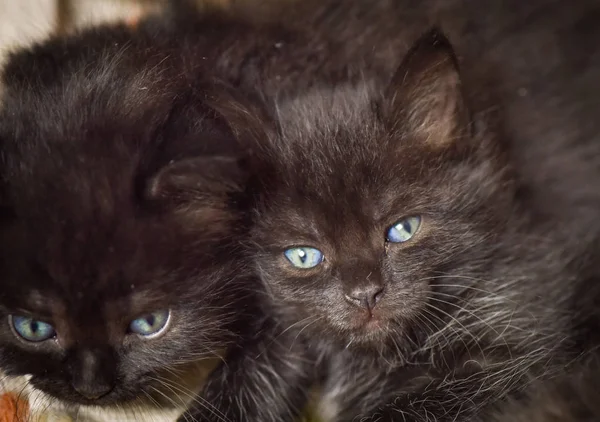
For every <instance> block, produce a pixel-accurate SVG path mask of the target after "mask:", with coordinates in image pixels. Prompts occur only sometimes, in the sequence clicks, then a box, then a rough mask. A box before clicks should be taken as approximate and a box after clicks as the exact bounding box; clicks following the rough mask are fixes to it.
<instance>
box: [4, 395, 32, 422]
mask: <svg viewBox="0 0 600 422" xmlns="http://www.w3.org/2000/svg"><path fill="white" fill-rule="evenodd" d="M27 420H29V404H28V402H27V400H24V399H21V398H19V396H17V395H16V394H15V393H5V394H2V395H0V422H25V421H27Z"/></svg>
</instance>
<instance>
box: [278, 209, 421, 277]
mask: <svg viewBox="0 0 600 422" xmlns="http://www.w3.org/2000/svg"><path fill="white" fill-rule="evenodd" d="M420 226H421V217H419V216H415V217H408V218H404V219H402V220H400V221H398V222H397V223H396V224H394V225H393V226H392V227H390V228H389V229H388V231H387V233H386V241H388V242H391V243H404V242H406V241H408V240H410V239H411V238H412V237H413V236H414V235H415V233H416V232H417V230H419V227H420ZM284 255H285V257H286V258H287V259H288V261H290V263H291V264H292V265H293V266H294V267H296V268H301V269H308V268H314V267H316V266H317V265H319V264H320V263H321V262H323V259H324V256H323V252H321V251H320V250H318V249H316V248H313V247H310V246H299V247H296V248H290V249H287V250H286V251H285V252H284Z"/></svg>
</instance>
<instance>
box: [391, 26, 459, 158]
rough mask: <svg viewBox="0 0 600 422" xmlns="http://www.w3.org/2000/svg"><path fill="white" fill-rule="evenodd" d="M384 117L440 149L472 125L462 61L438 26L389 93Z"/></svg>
mask: <svg viewBox="0 0 600 422" xmlns="http://www.w3.org/2000/svg"><path fill="white" fill-rule="evenodd" d="M384 98H385V100H384V105H383V118H384V120H385V122H386V123H387V124H388V125H389V126H390V129H392V130H396V131H402V132H403V133H406V134H407V135H409V136H411V137H416V139H417V140H419V141H420V142H423V143H424V144H426V145H428V146H431V147H434V148H444V147H447V146H449V145H451V144H452V143H454V142H455V140H457V139H459V138H460V137H461V136H462V135H463V133H462V132H463V131H464V130H465V128H466V126H467V123H468V115H467V108H466V106H465V102H464V98H463V95H462V89H461V81H460V74H459V70H458V63H457V60H456V57H455V55H454V50H453V48H452V46H451V44H450V42H449V41H448V39H447V38H446V37H445V36H444V35H443V34H442V33H441V32H440V31H439V30H438V29H437V28H434V29H432V30H430V31H429V32H428V33H426V34H425V35H423V36H422V37H421V38H419V40H418V41H417V42H416V43H415V45H414V46H413V47H412V48H411V49H410V50H409V52H408V53H407V55H406V57H405V58H404V60H403V61H402V63H401V65H400V67H399V68H398V70H397V71H396V73H395V75H394V76H393V78H392V80H391V82H390V84H389V86H388V88H387V90H386V92H385V97H384Z"/></svg>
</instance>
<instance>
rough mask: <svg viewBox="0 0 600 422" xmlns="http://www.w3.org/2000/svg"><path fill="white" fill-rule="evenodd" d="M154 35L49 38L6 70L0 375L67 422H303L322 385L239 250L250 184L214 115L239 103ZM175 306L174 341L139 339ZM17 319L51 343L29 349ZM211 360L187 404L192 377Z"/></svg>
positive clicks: (1, 119) (153, 30) (151, 30)
mask: <svg viewBox="0 0 600 422" xmlns="http://www.w3.org/2000/svg"><path fill="white" fill-rule="evenodd" d="M144 25H145V26H142V27H141V28H139V29H138V30H134V29H130V28H126V27H122V26H114V27H104V28H98V29H94V30H90V31H87V32H85V33H82V34H78V35H73V36H69V37H66V38H56V39H52V40H49V41H47V42H45V43H43V44H41V45H38V46H34V47H32V48H31V49H28V50H25V51H22V52H19V53H17V54H15V55H13V56H12V58H11V60H10V62H9V63H8V65H7V67H6V69H5V70H4V73H3V79H2V82H3V93H2V108H1V111H0V157H1V170H0V172H1V173H0V174H1V185H0V207H1V210H2V212H1V218H2V220H1V223H0V236H1V237H0V239H1V241H0V280H1V281H0V283H1V284H0V317H1V321H2V322H1V324H0V368H1V369H2V371H3V372H5V373H6V374H7V375H8V376H18V375H25V374H29V375H31V377H32V378H31V384H32V385H33V386H34V387H35V388H37V389H39V390H41V391H43V392H45V393H47V394H48V395H49V397H50V400H52V399H58V400H61V401H62V402H64V403H66V404H67V405H69V406H70V407H72V408H73V409H78V408H80V407H82V406H101V407H103V408H107V409H108V408H114V409H116V408H122V409H124V411H131V412H134V414H135V412H136V411H138V410H140V411H141V409H142V408H143V407H148V406H152V405H153V403H160V405H161V406H167V407H169V406H174V407H177V408H182V409H183V408H185V405H186V404H189V403H191V404H192V407H193V408H194V409H195V410H194V415H193V416H194V417H196V418H197V420H201V421H208V420H215V421H217V420H218V421H225V420H226V421H261V422H263V421H273V422H280V421H286V420H290V421H291V420H294V418H295V417H296V416H297V415H298V413H299V412H300V411H301V410H302V407H303V405H304V403H305V401H306V400H307V397H306V395H307V390H308V383H309V381H310V380H309V373H310V371H309V370H308V369H306V362H305V360H304V358H303V353H302V345H301V343H299V342H294V338H295V335H293V333H291V332H290V333H283V332H281V329H280V328H279V327H278V326H277V324H276V322H275V321H274V320H272V318H271V317H270V312H269V311H268V308H269V305H268V301H266V300H264V299H265V295H264V294H263V293H262V288H261V285H260V283H258V282H257V280H256V278H254V277H253V276H252V272H253V271H251V269H250V268H249V266H248V265H247V260H246V259H245V257H244V254H243V251H242V250H241V248H240V247H239V242H240V239H241V238H242V237H243V236H244V234H245V232H246V229H247V221H246V220H245V219H244V217H243V215H241V214H240V213H239V212H237V211H235V209H236V206H235V202H236V197H237V196H238V195H239V193H240V192H241V191H242V190H243V186H244V183H245V177H246V176H245V173H244V168H243V166H242V165H241V163H239V161H238V160H237V155H238V154H237V153H235V151H237V146H236V145H237V144H236V142H234V137H233V134H232V133H231V130H230V127H229V125H228V124H227V123H226V121H225V119H224V116H222V115H221V114H219V113H218V112H217V111H216V110H217V108H219V109H222V110H226V109H228V108H231V109H240V108H242V107H243V106H242V105H241V104H239V103H238V102H237V101H236V100H235V99H234V97H233V96H231V95H224V96H223V97H221V96H220V92H221V91H222V92H223V93H226V92H227V89H226V87H225V86H220V85H217V84H215V83H212V82H211V83H203V82H202V76H203V75H204V74H203V69H205V68H206V65H205V64H204V61H203V59H202V57H201V56H200V55H192V56H184V55H183V54H180V51H179V50H177V51H176V50H175V46H176V44H177V42H176V41H177V39H176V38H172V39H165V38H160V37H159V36H158V35H157V34H158V33H159V32H160V30H159V29H158V28H159V27H158V26H157V25H156V22H153V21H149V22H147V23H145V24H144ZM237 135H238V136H242V137H243V134H241V133H240V132H238V133H237ZM164 309H170V310H171V320H170V324H169V326H168V328H167V330H166V331H165V332H164V334H163V335H161V336H159V337H157V338H153V339H143V338H140V337H138V336H136V335H134V334H132V333H129V332H128V325H129V323H130V321H132V320H133V319H135V318H138V317H140V316H143V315H145V314H148V313H151V312H154V311H158V310H164ZM9 315H25V316H29V317H32V318H34V319H39V320H42V321H45V322H47V323H50V324H52V325H53V326H54V327H55V329H56V333H57V335H56V337H55V338H52V339H49V340H46V341H43V342H40V343H31V342H27V341H23V340H22V339H20V338H19V337H18V336H17V335H16V334H15V333H14V332H13V330H11V327H10V324H9ZM215 359H218V360H220V361H222V363H221V364H220V365H218V368H217V369H216V370H215V371H214V372H213V373H212V374H211V377H210V378H209V379H208V381H207V384H206V386H205V388H204V391H203V393H202V394H201V395H200V396H199V397H198V398H196V399H193V396H194V395H195V394H196V391H194V390H193V389H188V387H187V384H186V383H185V382H184V381H183V380H184V379H187V378H189V377H190V375H191V374H196V373H202V371H201V370H202V368H203V365H204V364H205V363H207V365H208V364H209V363H210V362H212V361H214V360H215ZM208 366H209V369H210V365H208ZM198 371H199V372H198ZM192 385H193V386H195V384H192ZM146 398H148V400H146ZM187 417H188V416H187V415H186V418H187Z"/></svg>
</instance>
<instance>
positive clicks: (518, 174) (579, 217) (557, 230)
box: [250, 31, 600, 421]
mask: <svg viewBox="0 0 600 422" xmlns="http://www.w3.org/2000/svg"><path fill="white" fill-rule="evenodd" d="M473 65H475V64H473ZM482 67H483V66H482ZM480 68H481V67H480ZM476 70H477V69H476V68H474V69H473V70H472V71H470V72H469V73H468V74H469V75H471V76H472V77H470V78H469V79H467V80H465V79H464V78H463V75H462V74H461V73H462V72H460V71H459V68H458V64H457V59H456V57H455V55H454V52H453V49H452V47H451V46H450V44H449V43H448V41H447V40H446V39H445V37H444V36H442V35H440V33H439V31H432V32H431V33H429V34H427V35H426V36H424V37H423V38H422V39H420V40H419V41H418V42H417V43H416V45H415V46H414V47H413V49H412V50H411V51H410V52H409V53H408V54H407V56H406V57H405V59H404V61H403V63H402V64H401V66H400V68H399V69H398V71H397V72H396V74H395V76H394V77H393V78H392V81H391V83H390V84H389V86H388V88H387V90H386V91H385V93H383V95H381V96H379V95H378V93H377V90H376V89H375V90H373V89H372V88H371V87H369V86H364V87H362V88H360V87H359V88H357V87H353V86H344V85H340V86H337V87H335V88H333V89H331V90H325V89H324V90H320V91H315V92H314V93H313V94H308V95H305V96H303V97H302V98H298V99H296V100H292V101H289V102H282V103H280V104H279V106H278V108H277V110H278V114H277V119H276V120H277V124H278V127H273V128H272V129H271V130H269V131H265V133H264V134H263V136H260V137H258V138H256V139H255V140H254V142H253V143H252V144H250V148H251V150H252V152H253V157H252V164H253V166H254V170H255V177H254V180H253V181H252V183H251V184H250V192H251V193H252V207H253V211H254V224H255V226H254V229H253V248H254V249H255V250H256V264H257V267H258V269H259V271H260V274H261V276H262V278H263V279H264V280H265V281H266V283H267V285H268V287H269V290H270V292H271V294H272V295H273V297H274V298H275V300H276V302H278V303H279V304H280V305H281V306H280V308H281V309H280V311H281V314H282V317H283V318H287V319H288V321H289V323H290V324H294V325H295V326H297V327H300V328H301V331H302V332H303V333H304V334H305V335H306V338H307V339H309V342H311V343H312V345H313V346H314V347H315V349H316V350H317V352H319V353H321V354H323V355H324V357H325V360H326V361H330V362H333V364H332V367H333V368H334V372H333V374H330V378H329V380H328V381H327V383H326V386H325V391H326V392H328V394H327V395H326V401H329V402H330V403H332V404H333V409H332V408H330V409H329V410H328V413H329V416H330V417H331V419H334V420H340V421H348V420H353V418H355V417H357V416H362V417H373V418H375V419H376V420H381V421H383V420H386V421H388V420H389V421H392V420H399V421H407V420H415V421H416V420H428V419H435V420H440V421H441V420H448V421H455V420H461V421H462V420H464V421H472V420H479V419H477V418H479V417H481V418H484V419H483V420H485V416H486V415H488V416H489V412H490V411H491V410H492V409H493V407H494V405H495V404H496V403H497V402H498V400H500V399H503V398H506V397H510V396H513V395H514V394H516V392H517V391H520V390H521V389H522V388H524V387H526V386H527V384H528V383H529V382H530V381H531V379H532V378H537V377H542V376H550V375H552V374H554V373H556V372H558V371H560V370H561V368H562V367H563V365H564V364H565V362H568V361H569V360H571V359H574V358H575V357H576V356H578V355H579V354H580V353H581V352H582V351H583V350H584V349H585V347H587V346H585V345H584V343H585V341H587V339H586V336H587V335H589V334H590V333H591V331H590V329H589V328H587V326H586V325H585V324H586V323H588V322H589V321H588V314H587V311H588V310H589V309H591V308H592V307H593V306H592V304H593V300H591V301H587V302H586V301H585V300H587V299H588V298H594V297H598V296H597V292H596V290H597V288H595V286H596V285H597V283H595V282H594V280H595V279H594V278H593V277H595V276H596V275H597V274H598V273H597V268H595V267H593V266H591V265H589V261H587V260H588V259H589V260H590V261H593V259H594V258H592V257H593V256H594V255H593V254H591V253H590V252H588V251H592V250H594V249H592V245H594V244H597V243H595V242H597V241H598V239H599V236H598V234H599V228H598V225H597V224H593V220H592V219H591V218H589V217H591V215H592V213H593V214H597V212H596V210H597V209H598V205H600V201H599V198H598V195H597V192H598V189H597V188H598V180H599V178H598V172H597V170H598V168H597V164H594V163H592V164H590V163H589V161H587V162H586V161H580V162H578V161H577V159H579V160H581V159H582V158H583V155H584V151H587V152H588V153H594V154H595V155H593V157H594V159H597V157H598V151H597V148H595V149H594V148H593V147H592V148H589V146H590V145H587V146H580V149H579V150H571V149H569V148H571V147H572V146H573V145H572V144H571V145H569V142H566V141H563V140H556V141H554V143H553V144H552V145H551V146H548V149H549V150H550V151H554V153H555V154H557V153H560V152H557V151H564V153H563V155H562V156H560V158H559V156H556V155H553V157H551V158H550V159H549V160H550V161H549V162H545V163H540V162H530V163H528V168H524V167H520V166H519V164H520V163H518V162H515V161H516V160H514V157H515V156H518V157H525V156H530V155H529V154H531V153H532V152H534V151H536V148H539V147H538V146H537V144H536V142H538V141H539V142H550V137H549V136H547V137H546V138H545V139H543V140H539V139H535V138H530V143H529V144H528V143H521V142H518V143H512V142H511V139H510V138H509V137H508V136H506V135H507V134H506V131H505V129H506V128H505V126H504V125H505V124H506V122H507V120H505V116H504V115H503V113H504V112H505V111H506V110H502V109H501V108H499V107H496V108H495V109H489V108H484V107H483V104H485V103H486V101H488V98H487V94H488V92H485V93H484V92H481V91H480V90H481V89H483V88H488V87H489V82H488V81H484V80H481V81H480V80H478V79H477V78H476V76H477V72H476ZM375 85H377V84H375ZM490 92H493V91H490ZM483 94H485V95H483ZM542 98H543V97H540V99H542ZM546 118H548V116H546ZM540 133H543V132H540ZM547 134H549V133H548V132H547ZM560 142H563V143H560ZM588 144H589V142H588ZM561 148H563V149H561ZM546 154H547V153H546ZM543 157H544V155H541V156H539V158H538V160H539V159H542V158H543ZM586 158H587V157H586ZM549 163H550V165H552V164H557V165H556V166H555V167H554V168H555V169H556V170H557V171H562V172H564V174H562V175H561V177H563V180H562V181H561V183H560V184H555V185H552V186H547V185H548V183H550V182H551V181H552V178H550V177H548V176H547V178H546V180H543V181H540V180H539V178H541V177H542V176H543V175H544V174H547V173H543V171H544V169H545V170H547V169H548V167H545V166H548V165H549ZM575 168H577V171H569V169H573V170H574V169H575ZM536 170H538V172H537V173H536ZM531 173H534V174H536V175H537V177H538V179H537V180H530V179H528V178H527V175H529V174H531ZM583 174H585V175H586V178H583V177H582V175H583ZM590 177H593V178H592V179H590ZM538 182H539V183H538ZM591 187H594V189H591ZM552 200H553V201H555V202H554V203H559V204H560V209H547V208H546V207H547V205H548V203H550V202H552ZM577 201H579V202H577ZM590 223H592V224H590ZM586 290H587V295H588V296H587V297H586V299H585V300H584V301H583V302H582V301H581V300H580V299H581V298H583V296H582V292H584V291H586ZM580 303H582V305H580ZM583 303H585V304H584V305H583ZM590 315H591V314H590ZM590 338H591V337H590ZM584 339H586V340H584ZM590 341H592V340H590ZM336 367H337V368H338V370H335V368H336ZM376 408H378V409H376ZM377 418H378V419H377Z"/></svg>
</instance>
